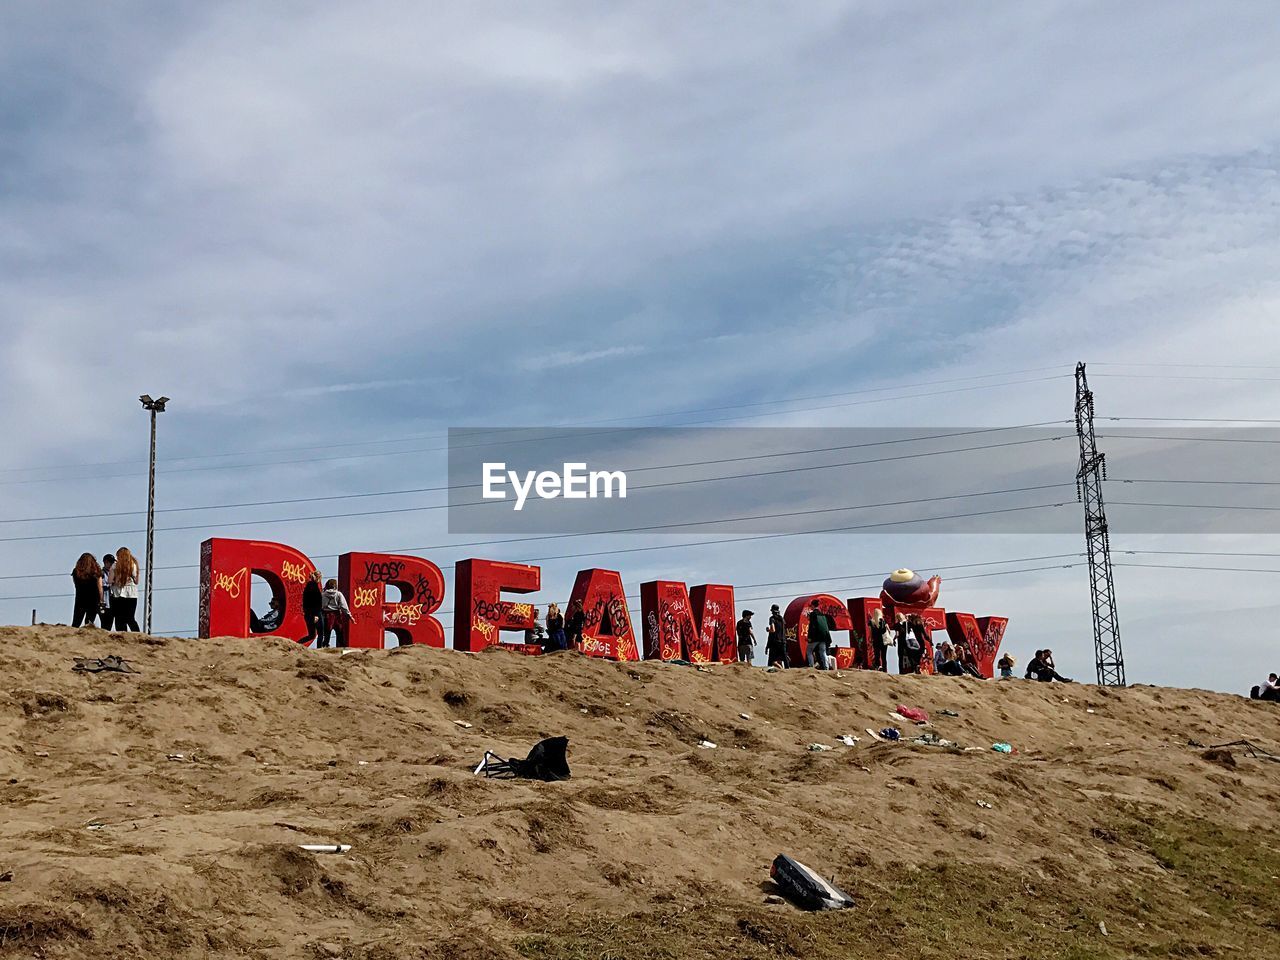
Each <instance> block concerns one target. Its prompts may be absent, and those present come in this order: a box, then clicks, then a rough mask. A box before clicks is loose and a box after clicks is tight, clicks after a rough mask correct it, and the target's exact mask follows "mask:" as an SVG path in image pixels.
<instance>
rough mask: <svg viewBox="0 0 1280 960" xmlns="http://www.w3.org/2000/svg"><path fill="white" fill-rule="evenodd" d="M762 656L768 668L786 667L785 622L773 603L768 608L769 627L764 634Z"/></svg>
mask: <svg viewBox="0 0 1280 960" xmlns="http://www.w3.org/2000/svg"><path fill="white" fill-rule="evenodd" d="M764 655H765V659H766V660H767V661H768V663H767V666H770V667H786V665H787V622H786V621H785V620H783V619H782V614H781V613H780V612H779V610H778V605H777V604H776V603H775V604H774V605H773V606H772V607H770V608H769V626H768V628H767V632H766V633H765V641H764Z"/></svg>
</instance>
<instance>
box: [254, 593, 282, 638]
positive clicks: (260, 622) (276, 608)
mask: <svg viewBox="0 0 1280 960" xmlns="http://www.w3.org/2000/svg"><path fill="white" fill-rule="evenodd" d="M283 619H284V604H283V603H281V602H280V598H279V597H272V598H271V609H270V610H268V611H267V612H266V614H264V615H263V616H262V617H259V616H258V615H257V614H256V613H254V612H253V611H252V610H250V611H249V630H250V632H252V633H273V632H274V631H276V630H279V629H280V622H281V621H282V620H283Z"/></svg>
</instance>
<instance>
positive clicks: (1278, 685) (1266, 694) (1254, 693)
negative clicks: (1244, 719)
mask: <svg viewBox="0 0 1280 960" xmlns="http://www.w3.org/2000/svg"><path fill="white" fill-rule="evenodd" d="M1249 696H1250V697H1252V698H1253V699H1254V700H1274V701H1276V702H1280V678H1278V677H1276V675H1275V674H1274V673H1273V674H1271V675H1270V676H1268V677H1267V680H1266V682H1265V683H1263V684H1260V685H1259V686H1256V687H1254V688H1253V689H1252V690H1251V691H1249Z"/></svg>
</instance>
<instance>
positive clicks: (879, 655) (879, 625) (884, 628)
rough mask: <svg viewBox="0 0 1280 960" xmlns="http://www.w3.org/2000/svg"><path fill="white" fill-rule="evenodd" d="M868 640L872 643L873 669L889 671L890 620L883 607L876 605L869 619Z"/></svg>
mask: <svg viewBox="0 0 1280 960" xmlns="http://www.w3.org/2000/svg"><path fill="white" fill-rule="evenodd" d="M867 641H868V642H869V643H870V644H871V669H872V670H883V671H888V669H889V663H888V660H887V658H886V653H887V651H888V649H889V621H887V620H886V619H885V618H884V609H883V608H881V607H876V609H875V611H874V612H873V613H872V614H871V617H870V619H868V620H867Z"/></svg>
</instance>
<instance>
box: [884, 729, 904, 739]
mask: <svg viewBox="0 0 1280 960" xmlns="http://www.w3.org/2000/svg"><path fill="white" fill-rule="evenodd" d="M880 739H881V740H890V741H893V740H901V739H902V731H901V730H899V729H898V728H897V727H885V728H884V729H883V730H881V731H880Z"/></svg>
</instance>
